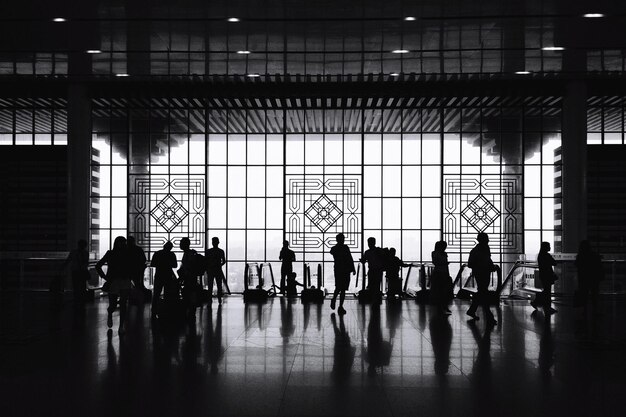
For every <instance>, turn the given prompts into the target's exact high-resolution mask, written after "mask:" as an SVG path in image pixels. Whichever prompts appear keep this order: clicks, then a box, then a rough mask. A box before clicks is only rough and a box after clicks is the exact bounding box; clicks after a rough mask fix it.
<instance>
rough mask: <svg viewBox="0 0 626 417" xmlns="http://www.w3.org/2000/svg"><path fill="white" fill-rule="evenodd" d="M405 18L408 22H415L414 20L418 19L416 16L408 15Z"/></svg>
mask: <svg viewBox="0 0 626 417" xmlns="http://www.w3.org/2000/svg"><path fill="white" fill-rule="evenodd" d="M404 20H406V21H407V22H413V21H415V20H417V18H416V17H414V16H407V17H405V18H404Z"/></svg>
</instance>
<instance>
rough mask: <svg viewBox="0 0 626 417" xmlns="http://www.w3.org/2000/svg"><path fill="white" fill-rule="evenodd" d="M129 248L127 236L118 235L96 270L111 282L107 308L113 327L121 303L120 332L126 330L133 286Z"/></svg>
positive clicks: (109, 325)
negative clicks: (104, 269) (114, 313)
mask: <svg viewBox="0 0 626 417" xmlns="http://www.w3.org/2000/svg"><path fill="white" fill-rule="evenodd" d="M104 264H106V265H107V273H106V274H105V273H104V271H103V270H102V266H103V265H104ZM128 265H129V262H128V249H127V247H126V238H124V237H123V236H118V237H116V238H115V241H114V242H113V249H111V250H108V251H107V252H106V253H105V254H104V256H103V257H102V259H100V260H99V261H98V263H96V271H97V272H98V275H100V277H102V279H104V280H106V281H107V282H108V283H109V307H108V308H107V313H108V315H107V326H108V327H109V328H111V327H113V312H114V311H115V309H116V307H117V302H118V299H119V303H120V327H119V330H118V331H119V333H120V334H122V333H124V332H125V331H126V327H125V326H124V324H125V322H126V315H127V311H128V297H129V296H130V289H131V287H132V284H131V277H130V271H129V268H128Z"/></svg>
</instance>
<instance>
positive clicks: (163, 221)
mask: <svg viewBox="0 0 626 417" xmlns="http://www.w3.org/2000/svg"><path fill="white" fill-rule="evenodd" d="M130 179H131V181H130V192H129V193H128V194H129V205H130V207H129V222H128V225H129V229H130V233H131V234H132V235H134V236H135V237H136V239H137V243H138V244H139V245H141V246H142V247H144V248H149V250H150V252H154V251H157V250H160V249H162V246H163V244H164V243H165V242H166V241H168V240H171V241H172V243H173V244H174V246H175V247H177V246H178V243H179V242H180V239H182V238H183V237H189V239H190V240H191V246H192V248H196V249H202V248H203V247H204V233H205V216H206V214H205V212H206V210H205V204H206V203H205V201H206V195H205V179H204V176H203V175H167V174H163V175H161V174H141V175H131V178H130Z"/></svg>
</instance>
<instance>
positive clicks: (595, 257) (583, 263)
mask: <svg viewBox="0 0 626 417" xmlns="http://www.w3.org/2000/svg"><path fill="white" fill-rule="evenodd" d="M575 265H576V268H577V269H578V292H579V297H580V298H581V302H582V304H583V306H584V307H585V310H586V309H587V304H588V303H589V299H590V298H591V307H592V310H593V313H594V314H595V313H597V311H598V310H597V307H598V292H599V287H600V281H601V280H602V279H603V278H604V270H603V269H602V257H601V256H600V255H599V254H598V253H597V252H595V251H594V250H593V249H592V248H591V244H590V243H589V241H588V240H583V241H581V242H580V246H579V247H578V254H576V261H575Z"/></svg>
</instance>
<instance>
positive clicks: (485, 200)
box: [443, 174, 523, 254]
mask: <svg viewBox="0 0 626 417" xmlns="http://www.w3.org/2000/svg"><path fill="white" fill-rule="evenodd" d="M522 191H523V189H522V175H521V174H502V175H497V174H493V175H490V174H482V175H478V174H472V175H466V174H462V175H458V174H456V175H444V176H443V237H444V240H445V241H446V242H447V243H448V248H449V249H450V250H451V251H454V252H459V251H460V252H464V253H466V252H468V251H469V250H471V249H472V248H473V247H474V245H475V244H476V241H475V239H476V235H477V234H478V233H479V232H485V233H487V234H488V235H489V240H490V247H491V249H492V252H494V253H496V252H500V253H511V254H517V253H523V247H522V235H523V216H522V201H523V195H522Z"/></svg>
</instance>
